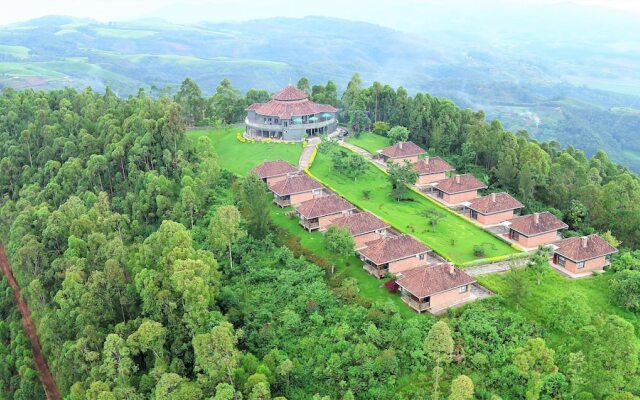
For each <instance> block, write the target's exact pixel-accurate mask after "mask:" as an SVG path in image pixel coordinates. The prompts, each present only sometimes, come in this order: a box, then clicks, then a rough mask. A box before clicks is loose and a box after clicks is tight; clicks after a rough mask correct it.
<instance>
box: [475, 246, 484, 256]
mask: <svg viewBox="0 0 640 400" xmlns="http://www.w3.org/2000/svg"><path fill="white" fill-rule="evenodd" d="M473 255H474V256H475V257H478V258H482V257H484V255H485V252H484V247H482V246H481V245H475V246H473Z"/></svg>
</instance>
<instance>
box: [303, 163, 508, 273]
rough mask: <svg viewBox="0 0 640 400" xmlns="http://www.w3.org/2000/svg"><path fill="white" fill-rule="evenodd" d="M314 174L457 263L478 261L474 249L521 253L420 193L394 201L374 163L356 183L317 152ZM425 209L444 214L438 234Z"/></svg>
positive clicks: (494, 253)
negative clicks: (433, 228)
mask: <svg viewBox="0 0 640 400" xmlns="http://www.w3.org/2000/svg"><path fill="white" fill-rule="evenodd" d="M311 173H312V174H313V175H314V176H316V177H317V178H318V179H320V180H321V181H323V182H324V183H325V184H327V185H328V186H330V187H331V188H332V189H333V190H335V191H336V192H337V193H338V194H340V195H341V196H343V197H344V198H346V199H347V200H349V201H350V202H352V203H353V204H354V205H356V206H358V207H359V208H362V209H364V210H367V211H370V212H372V213H374V214H376V215H377V216H379V217H380V218H382V219H384V220H386V221H387V222H388V223H390V224H391V225H392V226H393V227H394V228H396V229H398V230H400V231H402V232H405V233H409V234H411V235H413V236H415V237H416V238H418V239H419V240H421V241H422V242H424V243H425V244H426V245H427V246H430V247H431V248H433V249H434V250H435V251H436V252H438V253H439V254H441V255H443V256H446V257H448V258H450V259H451V261H453V262H454V263H455V264H458V265H460V264H463V263H466V262H470V261H473V260H476V259H477V258H476V257H475V256H474V254H473V249H474V246H482V247H483V248H484V252H485V255H484V257H497V256H504V255H509V254H515V253H517V252H518V251H517V250H515V249H513V248H512V247H511V246H510V245H509V244H507V243H505V242H503V241H502V240H500V239H498V238H496V237H495V236H493V235H491V234H490V233H488V232H485V231H484V230H482V229H480V228H479V227H477V226H475V225H473V224H472V223H470V222H467V221H465V220H464V219H462V218H460V217H458V216H456V215H454V214H453V213H451V212H449V211H447V210H444V209H442V208H441V207H439V206H438V205H436V204H434V203H433V202H432V201H431V200H429V199H426V198H424V197H423V196H421V195H419V194H417V193H413V192H410V193H409V201H403V202H396V201H393V200H392V199H391V197H390V193H391V185H390V183H389V181H388V178H387V176H386V175H385V174H384V173H383V172H382V171H380V170H379V169H378V168H376V167H375V166H374V165H372V164H369V165H368V166H367V169H366V172H365V173H364V174H363V175H362V176H360V177H359V178H358V179H357V181H353V180H352V179H350V178H348V177H345V176H343V175H339V174H337V173H336V172H335V171H334V170H333V168H332V165H331V160H330V155H328V154H323V153H318V155H317V156H316V159H315V161H314V163H313V165H312V166H311ZM364 190H369V191H370V197H369V198H368V199H365V198H364V197H363V191H364ZM425 210H437V211H438V212H440V213H442V214H443V215H444V217H443V218H442V219H441V220H440V221H439V223H438V224H437V226H436V229H435V231H433V230H432V228H431V227H430V226H429V225H428V220H427V219H426V218H425V217H424V212H425Z"/></svg>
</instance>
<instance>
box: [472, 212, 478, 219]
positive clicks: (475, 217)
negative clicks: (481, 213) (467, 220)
mask: <svg viewBox="0 0 640 400" xmlns="http://www.w3.org/2000/svg"><path fill="white" fill-rule="evenodd" d="M471 218H473V219H478V212H477V211H476V210H471Z"/></svg>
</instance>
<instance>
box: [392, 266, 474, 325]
mask: <svg viewBox="0 0 640 400" xmlns="http://www.w3.org/2000/svg"><path fill="white" fill-rule="evenodd" d="M475 282H476V280H475V279H473V278H472V277H471V276H469V274H467V273H466V272H464V271H463V270H461V269H459V268H456V267H454V266H453V264H449V263H441V264H436V265H429V266H423V267H419V268H415V269H412V270H409V271H405V272H402V274H401V277H400V278H399V279H398V280H397V281H396V284H397V285H398V286H399V287H400V294H401V296H402V300H403V301H404V302H405V303H407V304H408V305H409V306H410V307H411V308H413V309H414V310H416V311H417V312H419V313H421V312H423V311H429V312H433V313H436V312H439V311H442V310H443V309H446V308H449V307H451V306H454V305H456V304H461V303H464V302H467V301H469V300H470V299H471V285H472V284H473V283H475Z"/></svg>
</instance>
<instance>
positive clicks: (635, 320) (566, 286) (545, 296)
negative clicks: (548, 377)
mask: <svg viewBox="0 0 640 400" xmlns="http://www.w3.org/2000/svg"><path fill="white" fill-rule="evenodd" d="M527 277H528V285H527V287H528V290H527V293H525V295H524V296H523V299H522V301H521V306H520V307H518V308H516V306H515V305H514V304H512V303H510V302H507V303H506V304H507V307H508V308H510V309H511V310H512V311H515V312H517V313H519V314H521V315H522V316H523V317H525V318H526V319H528V320H530V321H534V322H538V323H543V322H544V320H545V312H546V310H547V309H548V307H549V303H550V302H551V300H553V299H557V298H559V297H562V296H566V295H569V296H574V297H575V296H576V295H582V296H584V298H585V299H586V300H587V304H588V305H589V307H590V309H591V313H592V315H593V316H596V315H600V314H602V315H608V314H613V315H618V316H620V317H622V318H624V319H626V320H627V321H629V322H631V323H632V324H633V325H634V326H635V327H636V333H638V332H640V316H638V315H637V314H634V313H632V312H629V311H626V310H624V309H622V308H620V307H618V306H616V305H615V304H614V303H613V301H612V296H611V290H610V288H609V280H610V279H611V278H612V277H613V274H612V273H605V274H602V275H599V276H595V277H590V278H585V279H567V278H565V277H563V276H561V275H560V274H559V273H558V272H557V271H554V270H553V269H551V267H547V269H546V271H545V274H544V277H543V279H542V283H541V284H540V285H538V284H537V281H536V278H535V276H534V274H533V273H532V272H527ZM476 278H477V279H478V282H480V283H481V284H482V285H483V286H485V287H487V288H488V289H490V290H491V291H493V292H494V293H498V294H505V292H506V289H507V283H506V279H505V274H492V275H483V276H478V277H476ZM588 311H589V310H584V312H588ZM549 339H550V340H551V341H552V343H553V344H554V345H555V344H560V343H561V342H562V341H563V338H562V337H559V336H557V335H554V334H553V333H552V332H551V334H550V335H549Z"/></svg>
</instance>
